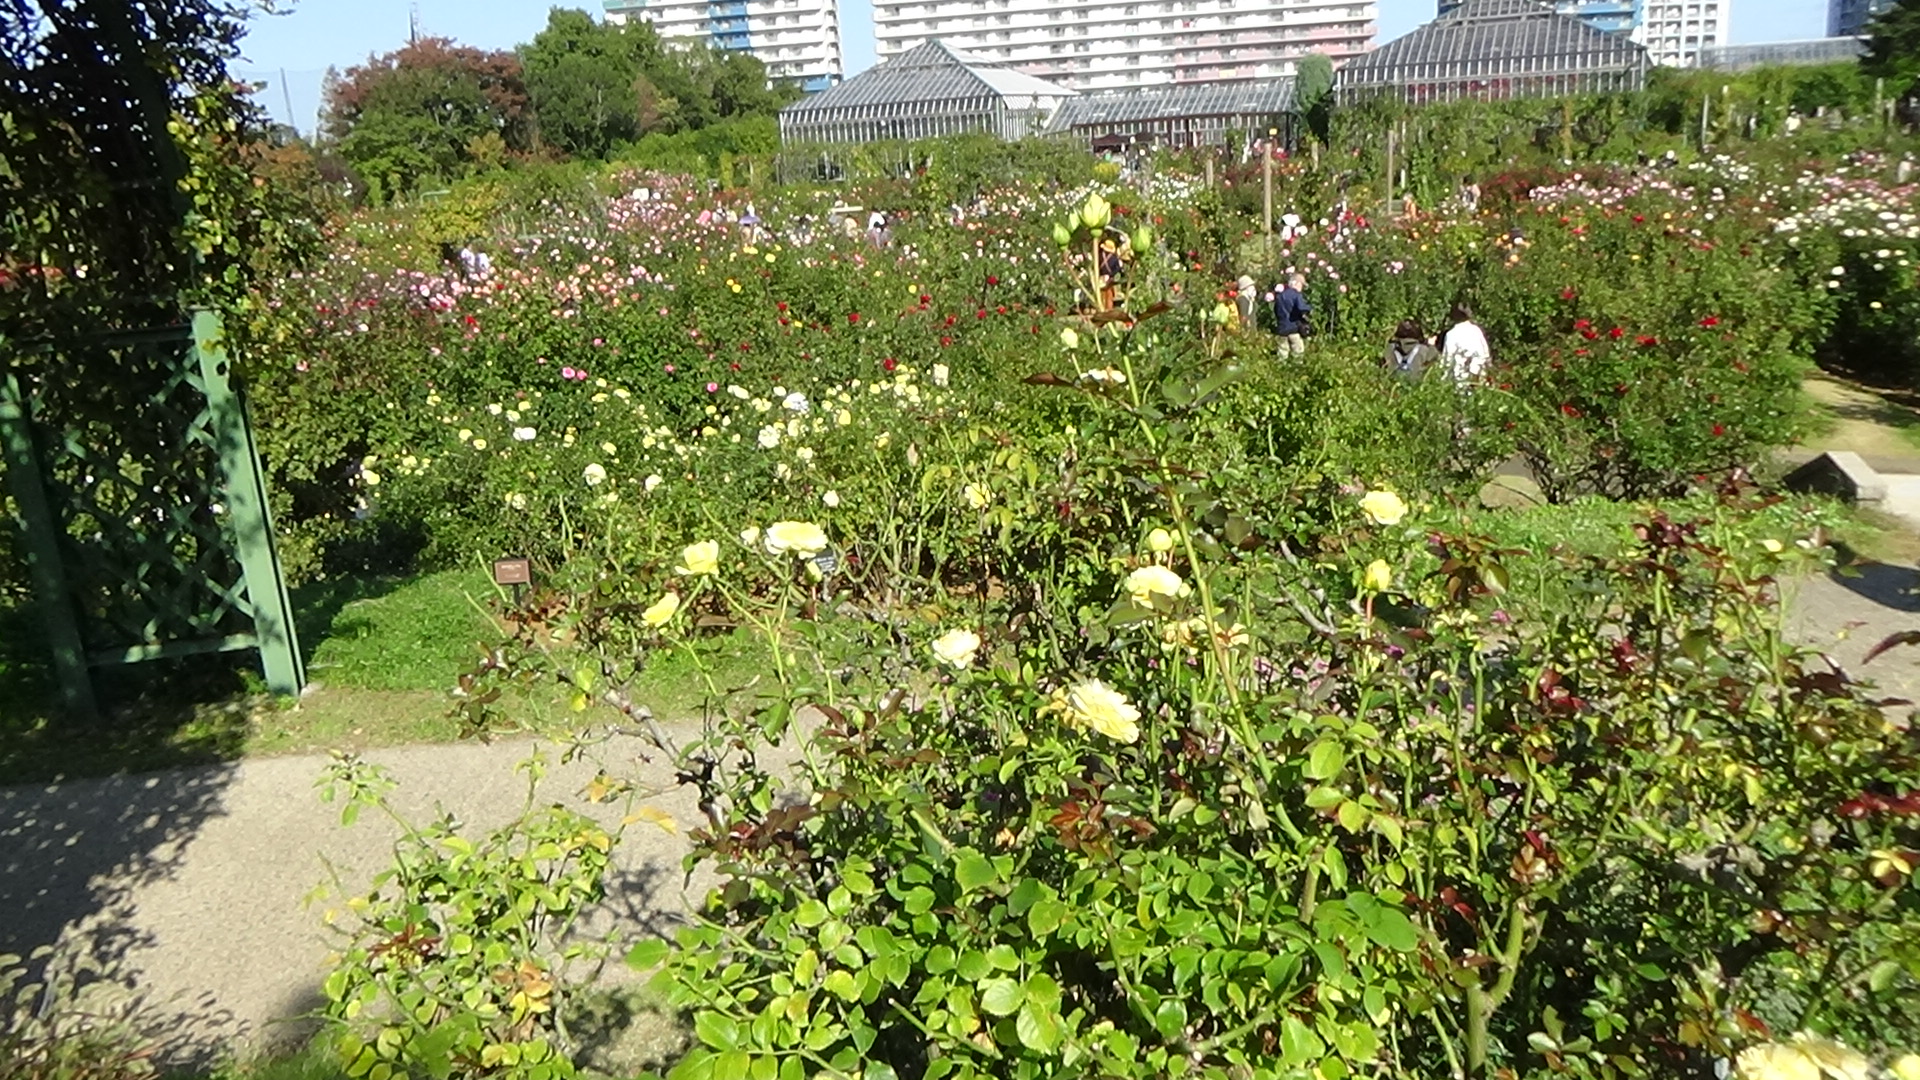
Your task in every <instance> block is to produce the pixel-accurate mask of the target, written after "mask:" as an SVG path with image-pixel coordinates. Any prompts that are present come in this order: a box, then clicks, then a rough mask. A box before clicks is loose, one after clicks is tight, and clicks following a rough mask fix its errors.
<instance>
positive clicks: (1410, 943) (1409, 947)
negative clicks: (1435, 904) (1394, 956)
mask: <svg viewBox="0 0 1920 1080" xmlns="http://www.w3.org/2000/svg"><path fill="white" fill-rule="evenodd" d="M1367 936H1368V937H1370V938H1372V939H1373V940H1374V942H1375V943H1376V944H1378V945H1380V946H1382V947H1383V948H1388V949H1392V950H1393V951H1394V952H1412V951H1413V948H1414V946H1416V945H1418V944H1419V943H1420V933H1419V931H1418V930H1416V929H1415V928H1414V925H1413V920H1411V919H1409V918H1407V916H1406V915H1405V914H1404V913H1403V912H1401V910H1400V909H1399V908H1392V907H1384V906H1382V907H1379V908H1376V909H1374V911H1373V913H1372V914H1371V916H1370V917H1369V918H1368V919H1367Z"/></svg>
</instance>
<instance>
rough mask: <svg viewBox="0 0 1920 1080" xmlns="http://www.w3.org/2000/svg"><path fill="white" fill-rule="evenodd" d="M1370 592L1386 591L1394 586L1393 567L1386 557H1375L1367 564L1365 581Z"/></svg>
mask: <svg viewBox="0 0 1920 1080" xmlns="http://www.w3.org/2000/svg"><path fill="white" fill-rule="evenodd" d="M1363 584H1364V585H1365V586H1366V588H1367V590H1368V591H1369V592H1386V591H1387V590H1388V589H1391V588H1393V567H1391V566H1388V565H1387V561H1386V560H1385V559H1375V560H1373V561H1372V562H1370V563H1368V564H1367V575H1366V580H1365V581H1364V582H1363Z"/></svg>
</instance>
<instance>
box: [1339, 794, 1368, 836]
mask: <svg viewBox="0 0 1920 1080" xmlns="http://www.w3.org/2000/svg"><path fill="white" fill-rule="evenodd" d="M1336 816H1337V817H1339V819H1340V827H1341V828H1343V829H1345V830H1347V831H1348V832H1351V833H1357V832H1359V831H1360V830H1361V829H1364V828H1366V827H1367V818H1368V817H1369V816H1370V815H1369V812H1368V810H1367V808H1366V807H1364V806H1361V805H1360V804H1359V803H1357V802H1353V801H1351V800H1349V801H1347V802H1343V803H1341V804H1340V809H1339V810H1338V811H1337V812H1336Z"/></svg>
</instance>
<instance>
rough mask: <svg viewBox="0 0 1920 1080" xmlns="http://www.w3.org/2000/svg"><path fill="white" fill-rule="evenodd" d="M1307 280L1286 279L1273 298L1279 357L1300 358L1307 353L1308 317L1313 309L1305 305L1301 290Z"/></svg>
mask: <svg viewBox="0 0 1920 1080" xmlns="http://www.w3.org/2000/svg"><path fill="white" fill-rule="evenodd" d="M1306 286H1307V279H1306V277H1305V276H1303V275H1301V274H1294V275H1292V276H1290V277H1288V278H1287V283H1286V285H1284V286H1282V287H1281V288H1280V290H1279V291H1278V292H1276V293H1274V296H1273V332H1274V333H1276V334H1278V335H1280V355H1281V356H1283V357H1284V356H1300V355H1303V354H1304V353H1305V352H1306V351H1307V335H1308V334H1310V333H1312V332H1313V331H1312V329H1311V326H1310V324H1309V323H1308V321H1307V320H1308V318H1309V316H1311V315H1312V313H1313V308H1312V307H1310V306H1309V305H1308V304H1307V297H1306V294H1305V293H1304V292H1302V291H1301V290H1302V289H1305V288H1306Z"/></svg>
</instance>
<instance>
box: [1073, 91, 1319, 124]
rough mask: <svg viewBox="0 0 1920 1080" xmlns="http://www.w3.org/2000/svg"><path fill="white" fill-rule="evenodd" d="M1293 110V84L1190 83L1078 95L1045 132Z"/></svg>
mask: <svg viewBox="0 0 1920 1080" xmlns="http://www.w3.org/2000/svg"><path fill="white" fill-rule="evenodd" d="M1292 109H1293V80H1292V79H1269V80H1267V81H1264V82H1221V83H1195V84H1193V85H1189V86H1169V87H1155V88H1151V89H1145V90H1121V91H1115V92H1111V93H1105V94H1083V95H1081V96H1079V97H1075V98H1068V99H1067V100H1066V101H1064V102H1062V103H1061V105H1060V108H1059V110H1058V111H1057V112H1055V113H1054V114H1053V122H1052V123H1051V124H1049V125H1048V130H1050V131H1072V130H1074V129H1076V128H1085V127H1113V126H1120V125H1128V124H1142V123H1149V122H1152V121H1158V120H1181V119H1187V118H1190V117H1202V116H1273V115H1277V114H1279V113H1284V112H1289V111H1291V110H1292Z"/></svg>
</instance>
